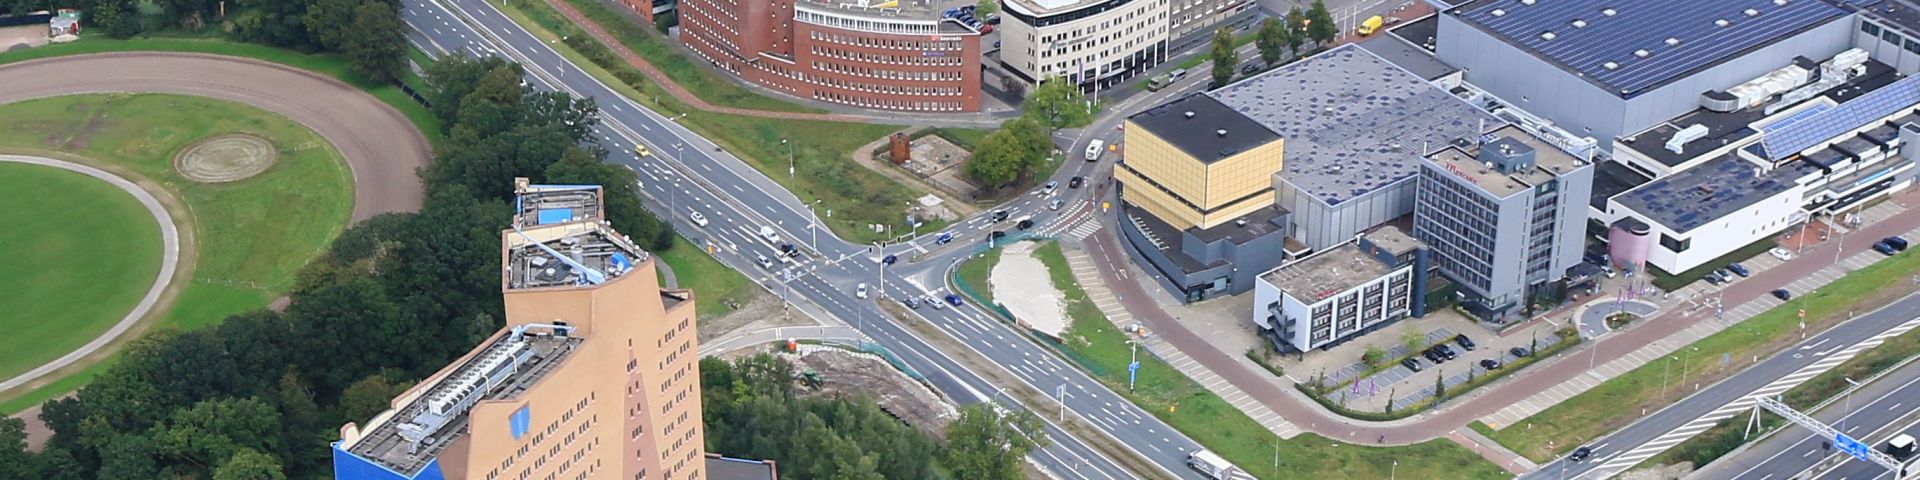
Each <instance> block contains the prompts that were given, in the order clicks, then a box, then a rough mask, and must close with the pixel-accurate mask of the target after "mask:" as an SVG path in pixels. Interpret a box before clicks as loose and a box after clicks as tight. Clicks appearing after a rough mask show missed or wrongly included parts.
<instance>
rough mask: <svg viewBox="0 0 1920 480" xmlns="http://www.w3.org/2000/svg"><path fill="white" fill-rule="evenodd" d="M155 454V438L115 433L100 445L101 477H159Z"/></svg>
mask: <svg viewBox="0 0 1920 480" xmlns="http://www.w3.org/2000/svg"><path fill="white" fill-rule="evenodd" d="M153 456H154V452H153V440H150V439H148V438H147V436H146V435H141V434H138V433H122V434H118V435H114V436H113V438H112V439H111V440H107V441H106V442H105V443H104V444H103V445H102V446H101V447H100V478H158V474H159V473H160V467H159V466H158V465H157V464H155V463H154V458H153Z"/></svg>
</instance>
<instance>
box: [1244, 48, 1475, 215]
mask: <svg viewBox="0 0 1920 480" xmlns="http://www.w3.org/2000/svg"><path fill="white" fill-rule="evenodd" d="M1208 95H1211V96H1213V97H1214V98H1215V99H1218V100H1219V101H1220V103H1222V104H1225V105H1226V106H1227V107H1229V108H1232V109H1233V110H1234V111H1237V112H1240V113H1241V114H1244V115H1246V116H1247V117H1248V118H1251V119H1253V121H1255V122H1259V123H1260V124H1261V125H1265V126H1266V127H1267V128H1268V129H1271V130H1273V132H1274V133H1277V134H1279V135H1280V137H1282V138H1285V139H1286V142H1287V143H1286V147H1285V149H1286V153H1285V155H1286V163H1285V165H1284V166H1283V167H1282V170H1281V173H1280V176H1281V178H1283V179H1285V180H1286V181H1287V182H1289V183H1291V184H1293V185H1294V187H1296V188H1299V189H1300V190H1302V191H1305V192H1308V193H1310V194H1312V195H1314V196H1315V197H1317V198H1319V199H1320V200H1321V201H1323V202H1326V203H1328V204H1336V203H1339V202H1342V201H1346V200H1351V199H1353V198H1356V197H1359V196H1361V195H1365V194H1366V193H1367V192H1371V191H1373V190H1377V189H1380V188H1382V187H1385V186H1387V185H1389V184H1392V183H1394V182H1398V181H1400V180H1404V179H1406V178H1407V177H1409V176H1412V175H1413V174H1414V173H1416V172H1418V171H1419V168H1420V158H1421V156H1422V152H1421V149H1422V148H1427V147H1431V148H1432V149H1438V148H1440V147H1442V146H1444V145H1445V144H1446V143H1447V142H1451V141H1453V140H1454V139H1459V138H1477V137H1478V136H1479V133H1480V132H1484V131H1489V130H1493V129H1496V128H1499V127H1501V126H1504V125H1506V123H1505V122H1504V121H1502V120H1500V119H1498V118H1495V117H1493V116H1492V115H1489V114H1487V112H1485V111H1483V110H1480V109H1478V108H1474V107H1473V106H1472V105H1468V104H1467V103H1466V102H1465V101H1462V100H1460V99H1459V98H1457V97H1454V96H1453V95H1451V94H1448V93H1447V92H1446V91H1444V90H1441V89H1440V88H1439V87H1436V86H1434V85H1433V84H1432V83H1428V82H1427V81H1426V80H1424V79H1421V78H1420V77H1419V76H1416V75H1414V74H1412V73H1409V72H1408V71H1407V70H1405V69H1403V68H1400V67H1398V66H1395V65H1394V64H1392V63H1390V62H1388V61H1386V60H1385V59H1382V58H1380V57H1379V56H1378V55H1375V54H1374V53H1372V52H1370V51H1368V50H1367V49H1365V48H1361V47H1359V46H1357V45H1353V44H1346V45H1341V46H1338V47H1334V48H1333V49H1331V50H1328V51H1326V52H1323V53H1321V54H1319V55H1314V56H1312V57H1308V58H1306V59H1304V60H1300V61H1298V62H1295V63H1292V64H1289V65H1285V66H1282V67H1280V68H1276V69H1273V70H1272V71H1269V72H1267V73H1264V74H1261V75H1259V76H1255V77H1253V78H1249V79H1246V80H1242V81H1240V82H1237V83H1234V84H1232V85H1228V86H1226V87H1222V88H1220V89H1219V90H1214V91H1212V92H1209V93H1208Z"/></svg>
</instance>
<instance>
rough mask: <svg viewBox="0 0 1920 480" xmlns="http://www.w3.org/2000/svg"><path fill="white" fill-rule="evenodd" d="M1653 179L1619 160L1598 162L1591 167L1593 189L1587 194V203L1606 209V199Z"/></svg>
mask: <svg viewBox="0 0 1920 480" xmlns="http://www.w3.org/2000/svg"><path fill="white" fill-rule="evenodd" d="M1651 181H1653V177H1649V176H1647V175H1645V174H1642V173H1640V171H1639V170H1634V169H1633V167H1629V166H1627V165H1626V164H1624V163H1620V162H1600V164H1599V165H1595V166H1594V169H1593V191H1592V192H1591V194H1590V195H1589V196H1588V200H1589V202H1588V205H1592V206H1593V208H1598V209H1600V210H1602V211H1605V210H1606V209H1607V200H1609V199H1612V198H1613V196H1614V195H1619V194H1621V193H1624V192H1626V191H1628V190H1632V189H1634V187H1639V186H1641V185H1645V184H1646V183H1647V182H1651Z"/></svg>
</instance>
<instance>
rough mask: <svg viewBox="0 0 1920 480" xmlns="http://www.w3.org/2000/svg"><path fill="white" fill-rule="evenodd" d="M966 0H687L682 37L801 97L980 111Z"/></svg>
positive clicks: (704, 54) (736, 71)
mask: <svg viewBox="0 0 1920 480" xmlns="http://www.w3.org/2000/svg"><path fill="white" fill-rule="evenodd" d="M973 4H974V2H972V1H966V0H893V1H885V2H871V1H855V0H848V1H841V0H772V1H768V2H756V1H750V0H687V1H686V2H685V3H682V4H681V5H680V6H679V10H680V11H679V15H680V41H681V43H683V44H685V45H686V46H687V48H688V49H689V50H692V51H693V53H694V54H695V55H697V56H699V57H700V58H702V59H705V60H707V61H708V62H711V63H712V64H713V65H715V66H717V67H719V68H720V69H721V70H725V71H727V72H728V73H731V74H733V75H736V76H739V77H740V78H742V79H745V80H747V81H749V82H753V83H755V84H758V85H760V86H763V87H766V88H769V89H772V90H775V91H779V92H782V93H786V94H788V95H793V96H796V97H800V98H807V99H812V100H818V101H822V102H831V103H837V104H842V105H851V106H855V107H861V108H870V109H877V110H897V111H905V112H977V111H980V108H981V106H980V101H981V98H980V55H981V50H980V33H981V32H980V26H982V25H983V24H980V23H978V22H977V19H976V21H975V22H967V21H963V20H962V18H959V17H958V16H949V12H954V13H957V12H958V9H959V8H961V7H963V6H970V5H973Z"/></svg>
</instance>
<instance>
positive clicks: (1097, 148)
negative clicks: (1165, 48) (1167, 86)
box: [1087, 76, 1179, 162]
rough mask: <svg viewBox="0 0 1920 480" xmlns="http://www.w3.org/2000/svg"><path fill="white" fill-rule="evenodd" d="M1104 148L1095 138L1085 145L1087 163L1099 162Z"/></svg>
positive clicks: (1105, 144) (1103, 142)
mask: <svg viewBox="0 0 1920 480" xmlns="http://www.w3.org/2000/svg"><path fill="white" fill-rule="evenodd" d="M1175 78H1179V77H1178V76H1175ZM1105 148H1107V142H1105V141H1101V140H1100V139H1097V138H1096V139H1094V140H1093V142H1092V143H1088V144H1087V161H1089V162H1097V161H1100V153H1101V152H1103V151H1105V150H1104V149H1105Z"/></svg>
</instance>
